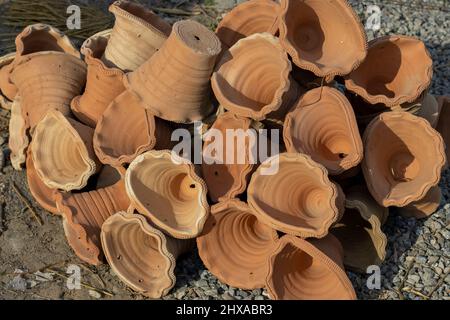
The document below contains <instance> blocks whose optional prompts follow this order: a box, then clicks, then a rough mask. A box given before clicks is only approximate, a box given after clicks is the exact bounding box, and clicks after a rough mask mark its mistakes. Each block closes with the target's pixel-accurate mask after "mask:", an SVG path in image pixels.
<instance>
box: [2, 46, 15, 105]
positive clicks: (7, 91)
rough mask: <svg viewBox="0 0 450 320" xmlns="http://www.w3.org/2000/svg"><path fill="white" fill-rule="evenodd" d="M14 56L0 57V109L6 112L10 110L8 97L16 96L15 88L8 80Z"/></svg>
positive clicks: (11, 54) (10, 54)
mask: <svg viewBox="0 0 450 320" xmlns="http://www.w3.org/2000/svg"><path fill="white" fill-rule="evenodd" d="M15 55H16V53H15V52H13V53H9V54H7V55H5V56H3V57H0V107H1V108H3V109H6V110H10V109H11V105H12V102H11V100H9V99H8V96H9V97H14V96H15V95H16V94H17V88H16V86H15V85H14V84H13V83H11V81H10V79H9V75H10V73H11V68H12V62H13V61H14V57H15Z"/></svg>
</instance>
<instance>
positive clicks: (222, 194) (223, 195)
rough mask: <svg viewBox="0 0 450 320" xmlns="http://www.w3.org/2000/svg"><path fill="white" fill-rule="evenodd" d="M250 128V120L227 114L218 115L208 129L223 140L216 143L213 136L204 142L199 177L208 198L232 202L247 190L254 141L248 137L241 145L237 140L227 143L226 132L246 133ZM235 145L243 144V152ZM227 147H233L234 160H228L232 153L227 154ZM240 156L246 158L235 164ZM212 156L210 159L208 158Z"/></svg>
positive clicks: (251, 167) (240, 147)
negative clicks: (243, 155) (202, 180)
mask: <svg viewBox="0 0 450 320" xmlns="http://www.w3.org/2000/svg"><path fill="white" fill-rule="evenodd" d="M250 127H251V120H250V119H246V118H241V117H238V116H236V115H234V114H232V113H230V112H227V113H225V114H223V115H221V116H219V117H218V118H217V120H216V122H214V125H213V126H212V127H211V129H212V130H218V132H220V133H221V134H222V139H220V141H215V139H216V138H217V137H216V136H214V135H213V136H212V137H214V140H213V138H212V137H210V138H208V141H206V142H205V143H204V145H203V156H204V160H203V163H202V175H203V179H204V180H205V182H206V185H207V186H208V194H209V197H210V198H211V200H212V201H214V202H219V201H223V200H225V199H233V198H235V197H237V196H238V195H240V194H241V193H243V192H244V191H245V190H246V189H247V183H248V180H249V178H250V173H251V171H252V170H253V167H254V165H253V163H252V161H251V150H253V146H254V145H255V144H256V143H257V141H256V139H255V141H251V138H250V137H248V138H247V139H246V140H245V141H243V142H241V141H239V139H236V138H233V139H232V142H230V141H229V140H231V139H227V130H243V131H244V132H247V130H248V129H250ZM231 143H233V144H231ZM238 143H239V144H240V143H245V147H246V148H245V150H243V149H242V146H241V145H238ZM228 144H230V146H232V147H233V148H234V151H233V152H234V159H228V158H227V157H232V155H231V153H230V152H227V145H228ZM218 148H220V151H219V149H218ZM213 153H216V156H218V155H219V154H220V153H221V154H222V156H223V159H220V160H223V162H220V161H219V159H217V158H215V157H214V154H213ZM242 153H244V154H245V159H241V160H244V161H238V160H239V158H240V157H241V155H242ZM211 156H212V159H210V158H211ZM214 159H216V160H214ZM210 162H211V163H210ZM241 163H242V164H241Z"/></svg>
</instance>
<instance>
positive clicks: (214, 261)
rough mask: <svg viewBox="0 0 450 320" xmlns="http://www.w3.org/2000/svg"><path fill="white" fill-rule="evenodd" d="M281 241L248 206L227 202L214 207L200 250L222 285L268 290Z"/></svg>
mask: <svg viewBox="0 0 450 320" xmlns="http://www.w3.org/2000/svg"><path fill="white" fill-rule="evenodd" d="M277 240H278V235H277V232H276V231H275V230H274V229H272V228H270V227H268V226H266V225H264V224H262V223H261V222H259V221H258V219H257V218H256V216H255V215H254V214H253V211H252V209H250V207H249V206H248V205H247V204H246V203H243V202H240V201H238V200H227V201H225V202H221V203H219V204H217V205H215V206H213V207H212V209H211V216H210V218H209V219H208V221H207V222H206V225H205V228H204V230H203V234H202V236H200V237H199V238H197V247H198V252H199V255H200V258H201V259H202V261H203V263H204V264H205V266H206V268H207V269H208V270H209V271H210V272H211V273H212V274H214V275H215V276H216V277H217V278H218V279H219V280H220V281H221V282H222V283H225V284H227V285H229V286H232V287H236V288H240V289H246V290H252V289H257V288H263V287H264V285H265V277H266V275H267V273H268V269H269V260H268V257H269V255H270V253H271V252H272V251H273V250H274V248H275V245H276V244H277Z"/></svg>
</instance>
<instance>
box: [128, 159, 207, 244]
mask: <svg viewBox="0 0 450 320" xmlns="http://www.w3.org/2000/svg"><path fill="white" fill-rule="evenodd" d="M125 181H126V186H127V193H128V196H129V197H130V199H131V202H132V204H133V206H134V208H136V209H137V211H139V212H140V213H141V214H143V215H145V216H147V217H149V218H150V219H151V221H152V222H153V223H154V224H156V225H157V226H158V227H159V228H161V229H162V230H163V231H164V232H166V233H167V234H169V235H170V236H172V237H174V238H179V239H191V238H195V237H197V236H198V235H199V234H200V233H201V232H202V230H203V226H204V224H205V221H206V219H207V218H208V215H209V205H208V202H207V200H206V194H207V192H208V190H207V188H206V184H205V183H204V181H203V180H202V179H201V178H199V177H198V176H197V174H196V173H195V168H194V166H193V165H192V164H191V163H190V162H188V161H187V160H184V159H181V158H179V157H177V156H176V155H174V154H172V153H171V152H170V151H149V152H147V153H144V154H143V155H141V156H139V157H137V158H136V159H135V160H134V161H133V162H132V163H131V165H130V166H129V168H128V170H127V173H126V177H125Z"/></svg>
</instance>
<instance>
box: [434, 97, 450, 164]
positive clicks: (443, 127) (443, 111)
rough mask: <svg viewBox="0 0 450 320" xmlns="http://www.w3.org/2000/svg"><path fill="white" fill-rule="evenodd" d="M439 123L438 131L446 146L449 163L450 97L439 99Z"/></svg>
mask: <svg viewBox="0 0 450 320" xmlns="http://www.w3.org/2000/svg"><path fill="white" fill-rule="evenodd" d="M438 104H439V121H438V123H437V126H436V130H437V131H438V132H439V133H440V134H441V136H442V138H443V139H444V143H445V145H446V155H447V161H450V126H449V123H450V97H448V96H441V97H439V98H438Z"/></svg>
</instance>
